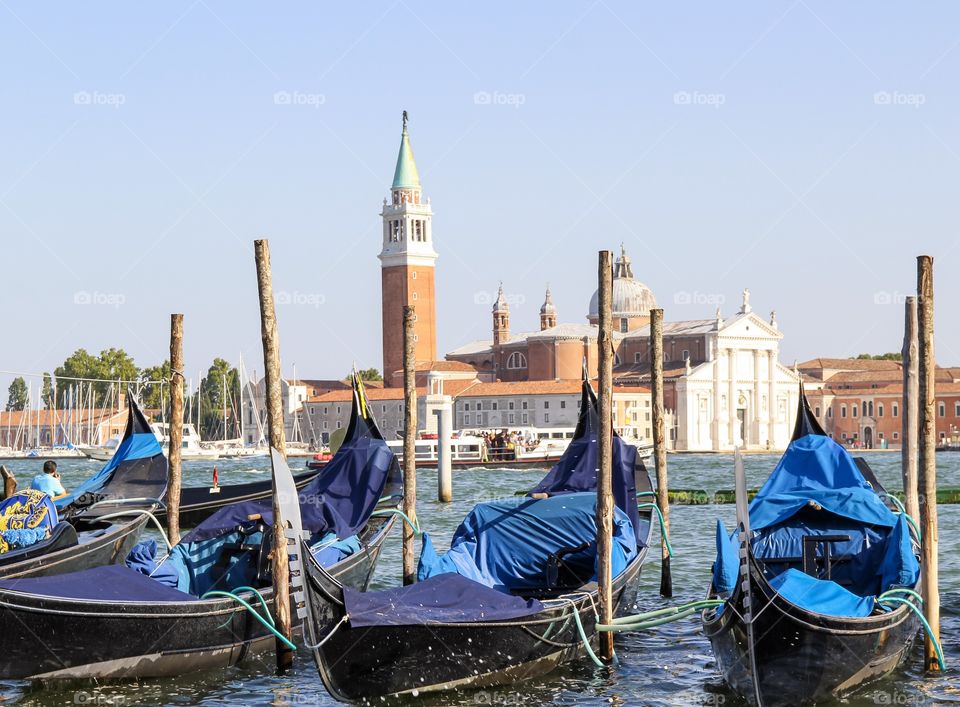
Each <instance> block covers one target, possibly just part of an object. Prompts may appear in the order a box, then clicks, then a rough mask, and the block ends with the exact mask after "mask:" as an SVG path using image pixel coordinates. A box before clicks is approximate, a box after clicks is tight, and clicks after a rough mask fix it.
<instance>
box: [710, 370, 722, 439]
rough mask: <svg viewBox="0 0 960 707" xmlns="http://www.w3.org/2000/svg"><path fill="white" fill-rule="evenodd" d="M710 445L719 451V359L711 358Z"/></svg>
mask: <svg viewBox="0 0 960 707" xmlns="http://www.w3.org/2000/svg"><path fill="white" fill-rule="evenodd" d="M710 430H711V435H710V437H711V440H710V441H711V444H712V446H713V450H714V451H715V452H719V451H720V357H719V356H717V355H716V354H714V357H713V420H712V421H711V422H710Z"/></svg>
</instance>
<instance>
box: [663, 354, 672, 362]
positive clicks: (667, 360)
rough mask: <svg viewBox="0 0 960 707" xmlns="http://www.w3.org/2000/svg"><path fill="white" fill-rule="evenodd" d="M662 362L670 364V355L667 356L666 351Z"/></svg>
mask: <svg viewBox="0 0 960 707" xmlns="http://www.w3.org/2000/svg"><path fill="white" fill-rule="evenodd" d="M663 362H664V363H670V354H668V353H667V352H666V351H664V352H663Z"/></svg>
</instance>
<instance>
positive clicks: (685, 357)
mask: <svg viewBox="0 0 960 707" xmlns="http://www.w3.org/2000/svg"><path fill="white" fill-rule="evenodd" d="M680 359H681V360H683V361H689V360H690V351H689V350H688V349H684V350H683V351H681V352H680Z"/></svg>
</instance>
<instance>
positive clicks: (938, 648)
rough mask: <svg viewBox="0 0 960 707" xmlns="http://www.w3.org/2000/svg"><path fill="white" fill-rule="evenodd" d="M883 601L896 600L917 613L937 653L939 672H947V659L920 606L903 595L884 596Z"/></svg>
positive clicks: (878, 601) (878, 600)
mask: <svg viewBox="0 0 960 707" xmlns="http://www.w3.org/2000/svg"><path fill="white" fill-rule="evenodd" d="M883 601H885V602H891V601H892V602H896V603H898V604H903V605H904V606H906V607H909V609H910V611H912V612H913V613H914V614H916V615H917V618H918V619H920V623H922V624H923V630H924V631H926V632H927V636H928V637H929V638H930V642H931V643H933V649H934V650H935V651H936V653H937V662H938V663H939V664H940V672H942V673H945V672H947V661H946V660H944V658H943V648H942V647H941V646H940V641H938V640H937V639H936V637H935V636H934V635H933V629H932V628H930V624H929V622H928V621H927V617H926V616H924V615H923V612H922V611H920V608H919V607H918V606H917V605H916V604H914V603H912V602H911V601H910V600H909V599H907V598H905V597H889V596H888V597H886V598H885V599H884V600H883ZM877 603H880V599H879V597H878V598H877Z"/></svg>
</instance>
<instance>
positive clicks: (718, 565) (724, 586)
mask: <svg viewBox="0 0 960 707" xmlns="http://www.w3.org/2000/svg"><path fill="white" fill-rule="evenodd" d="M736 537H737V535H736V533H733V534H732V535H731V534H729V533H727V529H726V528H725V527H724V526H723V521H722V520H720V519H719V518H717V537H716V540H717V559H716V561H715V562H714V565H713V587H714V589H716V590H717V594H719V595H720V596H722V597H726V596H728V595H729V594H731V593H732V592H733V590H734V588H735V587H736V586H737V575H738V574H739V573H740V548H739V546H738V544H737V540H736Z"/></svg>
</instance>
